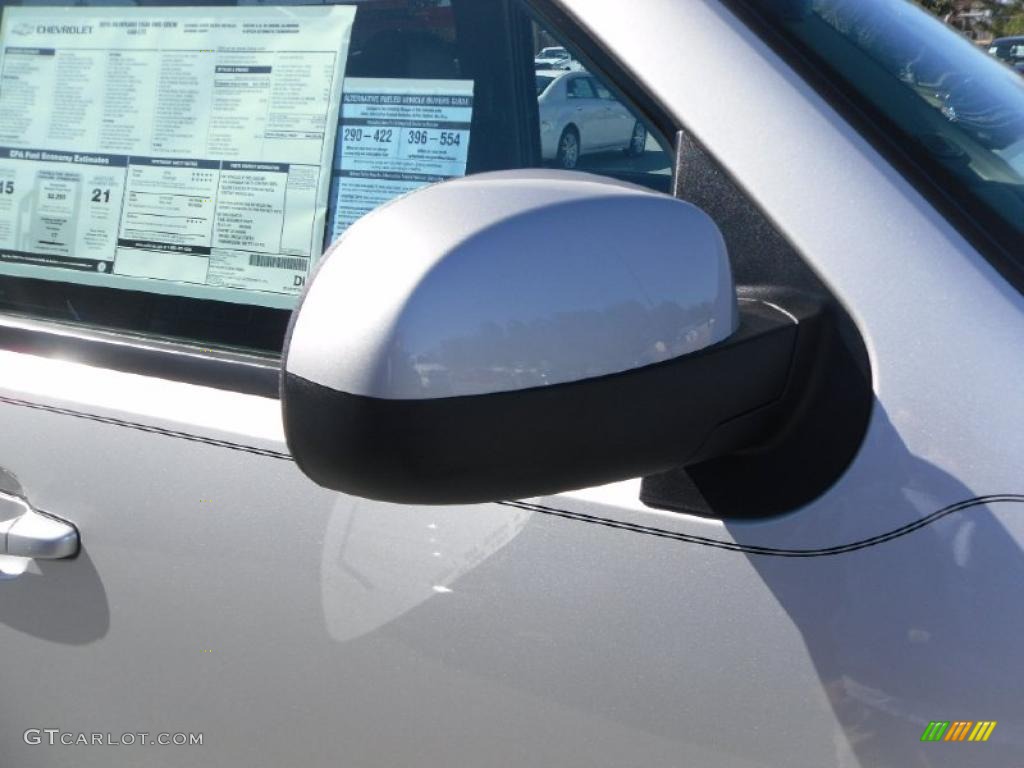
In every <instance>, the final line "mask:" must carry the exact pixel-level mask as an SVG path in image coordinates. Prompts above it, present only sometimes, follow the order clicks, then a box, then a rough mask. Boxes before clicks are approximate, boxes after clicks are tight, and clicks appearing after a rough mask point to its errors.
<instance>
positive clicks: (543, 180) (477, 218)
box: [282, 171, 792, 503]
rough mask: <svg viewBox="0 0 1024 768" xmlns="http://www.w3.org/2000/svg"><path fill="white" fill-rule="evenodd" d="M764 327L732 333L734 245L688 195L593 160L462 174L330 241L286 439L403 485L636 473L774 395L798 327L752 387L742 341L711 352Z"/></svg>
mask: <svg viewBox="0 0 1024 768" xmlns="http://www.w3.org/2000/svg"><path fill="white" fill-rule="evenodd" d="M758 312H760V313H761V314H762V315H764V314H765V313H767V314H769V315H770V314H771V311H770V310H768V309H766V308H764V307H760V309H759V310H758ZM754 314H757V313H754ZM779 314H780V315H781V314H782V313H779ZM766 323H767V325H771V326H772V327H773V328H775V327H781V326H785V325H786V324H787V321H786V319H785V318H784V317H781V316H779V317H775V316H772V317H770V318H769V317H767V316H760V317H755V318H754V319H753V320H751V321H750V322H748V323H746V325H747V326H748V327H747V328H746V333H745V334H743V333H741V334H738V335H737V329H738V327H739V313H738V311H737V300H736V294H735V289H734V286H733V282H732V276H731V272H730V267H729V261H728V257H727V253H726V247H725V243H724V240H723V238H722V236H721V233H720V232H719V230H718V228H717V226H716V225H715V223H714V222H713V221H712V220H711V219H710V218H709V217H708V216H707V215H706V214H705V213H703V212H702V211H701V210H700V209H698V208H696V207H694V206H692V205H689V204H687V203H685V202H682V201H679V200H676V199H673V198H670V197H667V196H664V195H659V194H656V193H653V192H650V191H648V190H646V189H643V188H641V187H637V186H633V185H629V184H625V183H621V182H617V181H612V180H609V179H606V178H601V177H595V176H590V175H586V174H580V173H568V172H558V171H512V172H502V173H493V174H483V175H478V176H471V177H468V178H465V179H459V180H455V181H449V182H445V183H442V184H438V185H434V186H431V187H428V188H426V189H423V190H420V191H417V192H414V193H412V194H409V195H407V196H404V197H402V198H399V199H398V200H396V201H393V202H392V203H390V204H388V205H385V206H383V207H381V208H379V209H378V210H376V211H374V212H373V213H371V214H369V215H367V216H366V217H364V218H363V219H361V220H360V221H359V222H358V223H357V224H355V225H354V226H353V227H352V228H351V229H350V230H349V231H348V232H347V233H346V234H345V235H344V237H343V238H342V239H341V240H340V241H339V242H338V243H337V244H336V245H335V246H334V247H333V248H332V249H331V251H330V253H329V254H328V255H327V256H326V257H325V261H324V262H323V263H322V264H321V267H320V269H319V271H318V272H317V274H316V276H315V278H314V279H313V281H312V282H311V284H310V285H309V287H308V288H307V291H306V293H305V295H304V297H303V300H302V302H301V304H300V307H299V309H298V311H297V312H296V314H295V316H294V317H293V320H292V326H291V328H290V329H289V334H288V339H287V346H286V351H285V361H284V367H283V371H282V402H283V407H284V416H285V428H286V435H287V438H288V443H289V447H290V449H291V451H292V453H293V455H294V457H295V459H296V461H297V462H298V464H299V466H300V467H301V468H302V469H303V471H305V472H306V473H307V474H308V475H309V476H310V477H312V478H313V479H314V480H315V481H316V482H318V483H320V484H321V485H324V486H326V487H330V488H334V489H337V490H342V491H346V492H349V493H353V494H356V495H361V496H366V497H370V498H377V499H384V500H390V501H407V502H414V503H463V502H473V501H488V500H493V499H498V498H508V497H524V496H534V495H539V494H543V493H550V492H555V491H560V490H566V489H569V488H575V487H582V486H585V485H591V484H596V483H599V482H607V481H612V480H616V479H623V478H626V477H635V476H638V475H641V474H647V473H649V472H654V471H660V470H663V469H667V468H668V467H671V466H673V465H676V464H678V463H680V462H681V461H683V460H685V459H686V457H687V456H689V455H691V454H692V453H693V452H694V450H696V448H697V447H699V445H700V444H701V443H703V442H704V440H705V439H706V438H707V437H708V435H709V434H710V432H711V431H713V430H714V428H715V427H716V426H717V425H719V424H720V423H722V422H723V421H724V420H726V419H728V418H729V417H730V415H732V414H738V413H742V412H744V410H749V409H752V408H757V407H758V406H759V405H761V404H763V403H764V402H766V401H768V400H771V399H772V398H773V397H776V396H777V394H778V391H779V390H781V387H782V386H783V383H784V380H785V372H786V369H787V368H788V356H787V355H786V354H785V346H786V343H787V342H785V340H784V339H783V337H782V336H778V335H777V334H776V335H774V336H773V338H779V339H780V341H779V342H778V343H780V344H781V346H780V348H779V350H777V352H778V354H776V355H775V358H776V362H775V363H771V362H770V361H768V360H765V361H762V362H763V363H764V365H762V366H761V367H760V368H759V373H758V375H759V377H762V378H761V380H760V383H759V384H758V385H757V386H753V385H750V384H749V383H744V380H745V379H749V378H750V377H749V376H737V377H736V381H734V382H726V381H721V380H720V378H721V375H722V373H723V369H722V366H723V365H724V363H721V362H715V361H720V360H722V359H725V358H729V359H738V358H736V357H735V355H734V354H732V353H731V352H729V350H726V352H727V354H724V356H723V355H722V354H713V353H712V351H713V350H716V349H717V348H719V347H723V342H726V341H727V340H732V342H733V343H732V344H726V345H724V347H729V348H730V349H738V348H739V347H741V346H743V341H744V339H746V338H747V336H749V335H750V333H754V334H755V335H757V334H758V333H760V332H761V331H765V330H766V329H767V326H766V325H765V324H766ZM788 343H789V344H790V346H791V343H792V340H791V339H790V340H789V342H788ZM759 348H764V345H760V347H759ZM768 357H771V355H768ZM697 359H701V360H703V361H704V362H703V363H696V364H690V365H685V366H684V365H681V363H683V362H685V361H692V360H697ZM752 362H755V363H756V362H757V361H752ZM684 369H686V370H688V371H689V373H687V372H686V370H684ZM698 369H699V370H698ZM688 389H692V390H693V391H692V392H689V393H688V392H687V390H688ZM705 389H707V391H708V393H709V394H708V395H706V396H705V395H702V396H699V397H698V391H700V392H703V391H704V390H705Z"/></svg>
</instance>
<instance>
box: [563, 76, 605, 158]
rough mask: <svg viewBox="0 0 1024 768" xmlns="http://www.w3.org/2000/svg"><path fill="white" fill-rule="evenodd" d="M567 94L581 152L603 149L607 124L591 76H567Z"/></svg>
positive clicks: (571, 118)
mask: <svg viewBox="0 0 1024 768" xmlns="http://www.w3.org/2000/svg"><path fill="white" fill-rule="evenodd" d="M565 96H566V101H567V102H568V108H569V120H571V121H572V123H573V124H574V125H576V127H577V129H578V130H579V134H580V151H581V153H586V152H594V151H595V150H598V149H601V148H602V147H603V146H604V144H605V142H606V140H607V137H606V131H607V126H606V125H605V123H604V113H603V111H602V109H601V104H600V102H599V101H598V99H597V94H596V93H595V92H594V86H593V84H592V81H591V80H590V78H589V77H587V76H586V75H573V76H570V77H567V78H566V82H565Z"/></svg>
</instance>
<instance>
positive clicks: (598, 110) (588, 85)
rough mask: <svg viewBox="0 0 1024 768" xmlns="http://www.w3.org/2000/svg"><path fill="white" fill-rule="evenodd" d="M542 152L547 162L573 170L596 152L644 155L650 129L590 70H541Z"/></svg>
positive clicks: (538, 73)
mask: <svg viewBox="0 0 1024 768" xmlns="http://www.w3.org/2000/svg"><path fill="white" fill-rule="evenodd" d="M536 76H537V101H538V104H539V105H540V139H541V151H542V154H543V157H544V159H545V160H547V161H554V162H555V163H556V164H557V165H558V166H559V167H560V168H564V169H567V170H572V169H573V168H576V167H577V166H578V165H579V162H580V157H582V156H583V155H586V154H590V153H593V152H606V151H613V150H624V151H625V152H626V153H628V154H629V155H631V156H634V157H636V156H639V155H641V154H643V152H644V149H645V147H646V145H647V129H646V128H645V127H644V125H643V123H641V122H640V121H639V120H637V119H636V118H635V117H634V116H633V114H632V113H631V112H630V111H629V110H628V109H626V107H624V106H623V105H622V104H620V103H619V102H618V101H617V100H616V99H615V97H614V96H613V95H612V94H611V92H610V91H609V90H608V89H607V88H605V87H604V86H603V85H601V83H599V82H598V81H597V80H595V79H594V78H593V77H591V76H590V75H589V74H588V73H587V72H562V71H557V70H542V71H539V72H537V75H536Z"/></svg>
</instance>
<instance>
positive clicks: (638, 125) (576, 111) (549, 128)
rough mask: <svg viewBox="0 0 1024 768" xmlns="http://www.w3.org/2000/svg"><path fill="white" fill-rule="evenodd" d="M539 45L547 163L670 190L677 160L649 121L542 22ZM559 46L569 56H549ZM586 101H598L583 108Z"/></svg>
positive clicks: (540, 106)
mask: <svg viewBox="0 0 1024 768" xmlns="http://www.w3.org/2000/svg"><path fill="white" fill-rule="evenodd" d="M533 42H534V51H535V57H536V58H535V64H536V68H537V72H536V78H537V101H538V109H539V117H540V142H541V154H542V157H543V164H544V165H545V166H548V167H553V168H562V169H565V170H581V171H588V172H590V173H597V174H602V175H605V176H612V177H615V178H620V179H624V180H626V181H632V182H635V183H638V184H643V185H645V186H649V187H651V188H652V189H656V190H659V191H662V192H669V191H670V188H671V182H672V156H671V154H669V152H668V151H667V148H666V147H663V146H662V145H661V144H660V143H659V142H658V140H657V139H656V138H655V136H654V135H653V133H652V131H651V130H650V127H649V126H648V125H647V124H646V122H645V121H644V120H643V118H641V117H640V116H639V115H637V114H636V113H635V112H634V111H633V110H632V109H630V108H629V107H628V106H626V105H625V104H624V103H623V102H622V100H620V99H619V98H618V97H617V96H616V95H615V93H614V91H613V90H612V89H611V88H610V87H609V86H608V85H607V84H606V83H605V82H603V80H602V77H601V73H599V72H588V71H587V70H586V68H585V67H584V66H583V64H582V63H581V62H580V61H579V60H578V59H577V58H576V57H575V56H574V55H573V54H572V53H571V49H570V48H569V47H568V46H567V45H565V44H564V43H563V41H561V40H559V38H558V37H557V36H556V35H555V34H553V33H552V32H551V31H550V30H548V29H546V28H545V27H543V26H542V25H541V24H539V23H538V22H534V27H533ZM556 47H557V48H558V49H559V50H562V51H565V52H566V55H567V57H568V58H563V59H560V60H558V61H557V62H555V60H553V59H551V58H549V57H548V56H547V53H546V52H547V51H550V50H552V49H553V48H556ZM556 63H557V64H558V66H557V67H556V66H554V65H555V64H556ZM581 99H593V100H595V101H594V102H593V103H592V104H581V103H580V100H581Z"/></svg>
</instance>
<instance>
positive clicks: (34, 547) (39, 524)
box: [0, 492, 78, 560]
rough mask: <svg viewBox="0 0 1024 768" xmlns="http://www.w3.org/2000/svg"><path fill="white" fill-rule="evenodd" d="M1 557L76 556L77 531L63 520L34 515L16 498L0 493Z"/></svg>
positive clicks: (25, 504)
mask: <svg viewBox="0 0 1024 768" xmlns="http://www.w3.org/2000/svg"><path fill="white" fill-rule="evenodd" d="M10 515H17V517H10V519H7V520H4V521H3V522H0V555H15V556H16V557H35V558H40V559H44V560H59V559H61V558H64V557H73V556H74V555H76V554H78V529H77V528H75V526H73V525H72V524H71V523H69V522H67V521H66V520H61V519H60V518H57V517H54V516H53V515H48V514H46V513H45V512H37V511H36V510H34V509H32V506H31V505H30V504H29V503H28V502H27V501H25V500H24V499H22V498H19V497H18V496H12V495H10V494H7V493H3V492H0V519H2V518H7V517H9V516H10Z"/></svg>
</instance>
